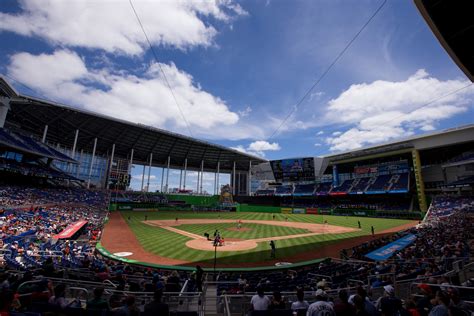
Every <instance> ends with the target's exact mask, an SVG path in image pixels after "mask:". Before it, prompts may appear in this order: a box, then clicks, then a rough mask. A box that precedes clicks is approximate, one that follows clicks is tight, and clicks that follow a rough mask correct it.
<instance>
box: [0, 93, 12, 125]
mask: <svg viewBox="0 0 474 316" xmlns="http://www.w3.org/2000/svg"><path fill="white" fill-rule="evenodd" d="M8 110H10V98H5V97H0V128H3V126H4V125H5V120H6V118H7V113H8Z"/></svg>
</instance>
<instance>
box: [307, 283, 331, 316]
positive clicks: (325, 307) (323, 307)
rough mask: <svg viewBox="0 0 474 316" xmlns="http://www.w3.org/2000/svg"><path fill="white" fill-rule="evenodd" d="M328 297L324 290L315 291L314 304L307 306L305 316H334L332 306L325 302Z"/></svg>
mask: <svg viewBox="0 0 474 316" xmlns="http://www.w3.org/2000/svg"><path fill="white" fill-rule="evenodd" d="M327 300H328V295H327V293H326V292H324V290H321V289H319V290H317V291H316V302H314V303H313V304H311V305H309V308H308V312H307V313H306V315H307V316H336V313H334V308H333V307H332V304H330V303H328V302H327Z"/></svg>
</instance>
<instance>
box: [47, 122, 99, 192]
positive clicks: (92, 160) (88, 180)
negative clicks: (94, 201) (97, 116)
mask: <svg viewBox="0 0 474 316" xmlns="http://www.w3.org/2000/svg"><path fill="white" fill-rule="evenodd" d="M46 126H48V125H46ZM46 131H47V129H46ZM43 137H44V135H43ZM96 148H97V137H96V138H94V148H93V149H92V158H91V165H90V166H89V177H88V178H87V188H88V189H89V188H90V185H91V176H92V166H93V165H94V158H95V149H96Z"/></svg>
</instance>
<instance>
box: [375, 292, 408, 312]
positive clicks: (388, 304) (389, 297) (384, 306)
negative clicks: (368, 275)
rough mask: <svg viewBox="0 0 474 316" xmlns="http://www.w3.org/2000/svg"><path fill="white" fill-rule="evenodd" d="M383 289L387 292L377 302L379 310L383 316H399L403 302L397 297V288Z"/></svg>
mask: <svg viewBox="0 0 474 316" xmlns="http://www.w3.org/2000/svg"><path fill="white" fill-rule="evenodd" d="M383 289H384V291H385V292H384V295H383V296H382V297H381V298H380V299H379V300H378V301H377V309H378V310H379V311H380V312H381V313H382V316H395V315H398V314H399V311H400V309H401V306H402V301H401V300H400V299H399V298H398V297H395V288H394V287H393V286H391V285H385V286H384V287H383Z"/></svg>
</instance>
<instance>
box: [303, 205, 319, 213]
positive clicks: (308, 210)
mask: <svg viewBox="0 0 474 316" xmlns="http://www.w3.org/2000/svg"><path fill="white" fill-rule="evenodd" d="M306 214H319V212H318V209H317V208H314V207H308V208H307V209H306Z"/></svg>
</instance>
